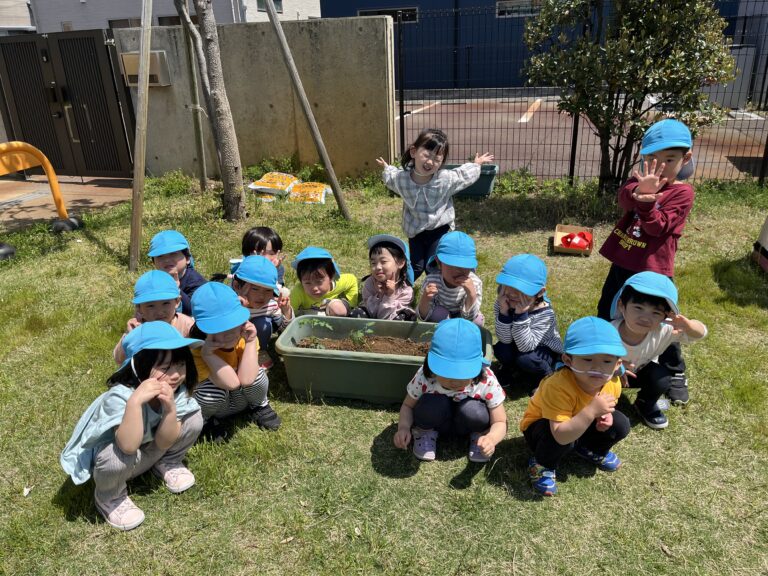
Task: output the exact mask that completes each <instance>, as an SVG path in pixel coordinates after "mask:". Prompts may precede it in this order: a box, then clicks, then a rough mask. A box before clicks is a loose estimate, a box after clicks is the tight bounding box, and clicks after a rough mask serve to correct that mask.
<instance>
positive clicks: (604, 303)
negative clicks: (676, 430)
mask: <svg viewBox="0 0 768 576" xmlns="http://www.w3.org/2000/svg"><path fill="white" fill-rule="evenodd" d="M692 145H693V141H692V138H691V131H690V130H689V129H688V127H687V126H686V125H685V124H683V123H682V122H680V121H678V120H672V119H666V120H662V121H660V122H656V123H655V124H653V125H652V126H651V127H650V128H648V130H647V131H646V132H645V135H644V136H643V141H642V145H641V148H640V154H641V155H642V157H643V158H642V168H643V169H642V173H641V172H639V171H637V170H635V171H634V172H633V173H632V177H631V178H630V179H629V180H628V181H627V182H626V183H625V184H624V185H623V186H622V187H621V188H620V189H619V194H618V199H619V206H621V208H622V210H623V211H624V214H623V215H622V217H621V219H620V220H619V222H618V224H616V226H615V227H614V229H613V231H612V232H611V234H609V235H608V238H607V239H606V240H605V243H604V244H603V245H602V247H601V248H600V254H602V255H603V256H605V257H606V258H607V259H608V260H609V261H610V262H611V269H610V270H609V272H608V276H607V278H606V279H605V283H604V285H603V290H602V294H601V296H600V302H599V303H598V305H597V315H598V316H599V317H600V318H603V319H605V320H609V321H610V320H611V303H612V302H613V297H614V296H615V295H616V292H617V291H618V290H619V289H620V288H621V287H622V285H623V284H624V282H626V281H627V279H628V278H629V277H630V276H632V275H633V274H636V273H638V272H646V271H648V272H658V273H659V274H663V275H664V276H667V277H669V278H672V277H673V276H674V275H675V254H676V252H677V243H678V241H679V239H680V237H681V236H682V234H683V230H684V229H685V222H686V220H687V218H688V214H689V213H690V212H691V208H692V207H693V198H694V190H693V186H691V185H690V184H688V183H686V182H681V181H680V180H681V179H683V178H684V177H685V176H689V175H690V174H691V173H692V166H693V160H692V157H691V147H692ZM659 363H660V364H662V365H663V366H666V367H667V368H668V369H669V370H670V372H672V373H673V377H672V384H671V387H670V390H669V397H670V400H672V402H673V403H674V404H686V403H687V402H688V381H687V379H686V377H685V361H684V360H683V356H682V353H681V351H680V346H679V345H678V344H673V345H672V346H671V348H670V349H669V350H668V351H665V353H664V354H662V356H661V358H659Z"/></svg>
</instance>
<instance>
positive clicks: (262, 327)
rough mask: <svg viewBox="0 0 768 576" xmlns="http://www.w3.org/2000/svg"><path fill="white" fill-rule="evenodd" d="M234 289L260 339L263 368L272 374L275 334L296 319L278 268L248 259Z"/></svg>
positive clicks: (237, 273) (237, 274) (259, 259)
mask: <svg viewBox="0 0 768 576" xmlns="http://www.w3.org/2000/svg"><path fill="white" fill-rule="evenodd" d="M232 287H233V288H234V289H235V292H237V295H238V296H239V297H240V299H241V302H242V303H243V305H245V306H246V307H247V308H248V312H249V313H250V321H251V323H252V324H253V325H254V326H255V327H256V333H257V335H258V339H259V366H260V367H261V368H264V369H267V370H269V369H270V368H271V367H272V365H273V361H272V358H270V356H269V353H268V352H267V346H268V345H269V341H270V339H271V338H272V334H273V333H276V332H280V331H281V330H283V328H285V326H286V324H287V323H288V322H290V321H291V320H292V319H293V308H291V302H290V299H289V297H288V296H283V295H282V294H281V292H280V288H279V287H278V284H277V268H275V265H274V264H273V263H272V262H271V261H270V260H268V259H267V258H265V257H264V256H246V257H245V258H244V259H243V261H242V263H241V264H240V266H238V268H237V270H235V275H234V277H233V278H232Z"/></svg>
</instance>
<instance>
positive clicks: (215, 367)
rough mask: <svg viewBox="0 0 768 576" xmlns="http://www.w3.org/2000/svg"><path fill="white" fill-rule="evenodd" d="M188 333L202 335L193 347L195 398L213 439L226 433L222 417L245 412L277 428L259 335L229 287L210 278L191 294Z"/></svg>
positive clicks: (262, 425) (261, 425)
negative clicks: (196, 382)
mask: <svg viewBox="0 0 768 576" xmlns="http://www.w3.org/2000/svg"><path fill="white" fill-rule="evenodd" d="M192 315H193V316H194V318H195V325H194V327H193V328H192V336H193V337H194V338H200V339H201V340H204V344H203V346H202V347H201V348H199V349H196V350H194V351H193V357H194V359H195V365H196V366H197V372H198V375H199V377H200V384H199V385H198V387H197V389H196V390H195V400H197V403H198V404H200V408H201V409H202V412H203V418H204V420H205V423H206V430H205V435H206V436H208V437H210V438H211V439H212V440H214V441H218V440H223V439H224V438H225V437H226V436H227V428H228V426H227V425H226V423H225V419H226V418H229V417H231V416H234V415H236V414H240V413H246V414H247V416H248V419H249V420H250V421H251V422H254V423H255V424H257V425H258V426H259V428H262V429H266V430H277V429H278V428H279V427H280V417H279V416H278V415H277V414H276V413H275V411H274V410H273V409H272V407H271V406H270V405H269V399H268V398H267V392H268V390H269V379H268V378H267V371H266V370H265V369H264V368H260V367H259V340H258V334H257V332H256V327H255V326H254V325H253V324H252V323H251V322H249V321H248V318H249V316H250V313H249V312H248V309H247V308H245V307H244V306H243V305H242V304H241V303H240V299H239V298H238V296H237V294H236V293H235V291H234V290H232V288H230V287H229V286H226V285H225V284H220V283H219V282H208V283H207V284H205V285H203V286H201V287H200V288H198V290H197V292H195V294H194V295H193V296H192Z"/></svg>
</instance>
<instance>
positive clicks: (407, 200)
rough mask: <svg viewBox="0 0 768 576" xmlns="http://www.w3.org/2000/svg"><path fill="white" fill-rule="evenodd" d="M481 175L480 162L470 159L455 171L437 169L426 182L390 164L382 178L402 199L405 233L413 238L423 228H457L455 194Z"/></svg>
mask: <svg viewBox="0 0 768 576" xmlns="http://www.w3.org/2000/svg"><path fill="white" fill-rule="evenodd" d="M478 178H480V164H475V163H474V162H468V163H467V164H462V165H461V166H459V167H458V168H454V169H452V170H447V169H442V170H438V171H437V173H436V174H435V175H434V176H433V177H432V179H431V180H430V181H429V182H427V183H426V184H417V183H416V182H414V181H413V180H412V179H411V171H410V170H403V169H402V168H397V167H396V166H387V167H386V168H385V169H384V173H383V174H382V179H383V180H384V184H385V185H386V187H387V188H389V189H390V190H392V192H394V193H395V194H397V195H398V196H400V197H401V198H402V199H403V232H405V234H406V235H407V236H408V238H413V237H414V236H416V234H418V233H419V232H424V230H434V229H435V228H439V227H440V226H443V225H445V224H449V225H450V227H451V230H453V228H454V220H455V219H456V212H455V210H454V209H453V195H454V194H456V193H457V192H460V191H461V190H464V189H465V188H467V187H469V186H471V185H472V184H474V183H475V182H476V181H477V179H478Z"/></svg>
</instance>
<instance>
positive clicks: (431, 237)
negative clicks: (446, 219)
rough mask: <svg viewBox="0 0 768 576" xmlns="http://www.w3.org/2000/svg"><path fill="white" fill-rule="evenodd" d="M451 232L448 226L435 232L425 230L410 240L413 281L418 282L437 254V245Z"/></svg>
mask: <svg viewBox="0 0 768 576" xmlns="http://www.w3.org/2000/svg"><path fill="white" fill-rule="evenodd" d="M450 231H451V227H450V226H449V225H448V224H444V225H443V226H440V227H439V228H435V229H434V230H424V231H423V232H419V233H418V234H416V236H414V237H413V238H408V249H409V251H410V252H411V266H412V267H413V279H414V280H416V278H418V277H419V276H421V273H422V272H424V270H425V269H426V268H427V261H428V260H429V259H430V258H431V257H432V256H434V255H435V253H436V252H437V245H438V244H439V243H440V238H442V237H443V236H444V235H445V234H446V233H448V232H450Z"/></svg>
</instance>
